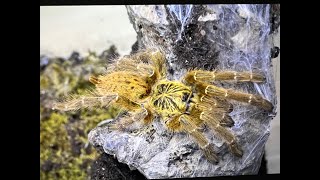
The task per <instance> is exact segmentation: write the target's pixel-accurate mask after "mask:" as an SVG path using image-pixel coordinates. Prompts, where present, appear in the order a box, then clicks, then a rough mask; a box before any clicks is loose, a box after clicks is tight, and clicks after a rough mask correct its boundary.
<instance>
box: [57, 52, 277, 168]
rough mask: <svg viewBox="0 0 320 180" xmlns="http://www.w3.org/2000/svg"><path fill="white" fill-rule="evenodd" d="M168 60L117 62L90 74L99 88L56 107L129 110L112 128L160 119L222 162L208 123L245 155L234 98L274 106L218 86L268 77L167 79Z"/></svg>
mask: <svg viewBox="0 0 320 180" xmlns="http://www.w3.org/2000/svg"><path fill="white" fill-rule="evenodd" d="M166 71H167V70H166V66H165V57H164V55H163V53H161V52H160V51H152V50H145V51H141V52H139V53H137V54H135V55H132V56H128V57H123V58H121V59H119V60H117V61H115V62H114V63H112V64H111V65H110V66H109V67H108V68H107V72H106V74H104V75H100V76H98V77H93V76H91V77H90V79H89V81H90V82H92V83H93V84H95V86H96V88H95V89H94V90H92V91H88V93H87V94H86V95H81V96H80V95H72V96H70V97H69V98H67V99H66V100H65V101H63V102H59V103H56V104H55V105H54V109H58V110H62V111H70V110H78V109H80V108H93V107H99V106H100V107H107V106H109V105H112V106H116V107H118V108H120V109H122V110H124V111H125V112H128V113H127V114H126V115H125V116H123V117H121V118H119V121H116V122H115V123H114V124H111V125H110V127H111V128H114V129H118V130H124V129H126V127H128V126H129V125H131V124H133V123H137V122H138V123H141V124H142V125H146V124H149V123H151V122H152V120H153V119H154V118H155V117H156V116H160V118H161V119H162V121H163V122H164V123H165V125H166V127H167V128H168V129H169V130H172V131H174V132H184V133H186V134H188V135H190V136H191V137H192V138H193V140H194V141H195V142H196V143H197V144H198V145H199V148H200V149H201V150H203V152H204V155H205V156H206V158H207V159H208V160H209V161H210V162H213V163H217V162H218V157H217V155H216V153H215V152H214V148H213V144H212V143H210V142H209V141H208V140H207V138H206V137H205V136H204V134H203V133H202V132H201V127H202V126H203V125H206V126H207V127H209V128H210V129H211V130H212V131H214V132H215V134H217V135H219V136H220V137H221V138H222V139H223V140H224V141H225V142H226V143H227V144H228V146H229V149H230V151H231V152H232V153H233V154H235V155H236V156H239V157H241V156H242V154H243V152H242V149H241V147H239V145H238V144H237V140H236V138H235V136H234V135H233V134H232V133H231V131H230V130H229V129H228V128H229V127H232V126H233V125H234V121H233V120H232V119H231V117H230V116H229V115H228V114H229V113H230V112H231V111H232V105H231V103H230V102H229V101H228V100H230V99H232V100H236V101H240V102H244V103H248V104H251V105H254V106H258V107H260V108H263V109H265V110H267V111H271V110H272V109H273V105H272V104H271V103H270V102H269V101H267V100H265V99H263V98H262V97H260V96H258V95H253V94H247V93H243V92H239V91H235V90H232V89H224V88H221V87H217V86H215V85H214V82H215V81H229V80H232V81H238V82H256V83H261V82H263V81H264V80H265V78H264V76H262V75H260V74H257V73H252V72H236V71H205V70H191V71H188V72H187V73H186V74H185V76H184V77H183V79H181V81H169V80H168V79H166Z"/></svg>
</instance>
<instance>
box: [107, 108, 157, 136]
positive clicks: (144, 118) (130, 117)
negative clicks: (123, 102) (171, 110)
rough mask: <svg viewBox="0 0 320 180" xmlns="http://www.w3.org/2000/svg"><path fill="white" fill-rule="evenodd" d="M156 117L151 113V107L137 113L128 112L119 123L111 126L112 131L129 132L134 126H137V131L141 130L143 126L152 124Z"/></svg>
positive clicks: (121, 117) (120, 118)
mask: <svg viewBox="0 0 320 180" xmlns="http://www.w3.org/2000/svg"><path fill="white" fill-rule="evenodd" d="M153 118H154V116H153V114H152V113H151V110H150V109H149V107H142V108H141V109H140V110H138V111H136V112H132V111H131V112H128V113H127V114H125V115H123V116H120V117H119V118H117V119H119V121H116V122H115V123H113V124H110V125H109V128H110V129H111V130H120V131H124V130H127V129H128V128H132V127H130V125H132V124H134V123H135V124H136V127H134V128H135V129H138V128H141V127H142V126H143V125H147V124H150V123H151V122H152V120H153Z"/></svg>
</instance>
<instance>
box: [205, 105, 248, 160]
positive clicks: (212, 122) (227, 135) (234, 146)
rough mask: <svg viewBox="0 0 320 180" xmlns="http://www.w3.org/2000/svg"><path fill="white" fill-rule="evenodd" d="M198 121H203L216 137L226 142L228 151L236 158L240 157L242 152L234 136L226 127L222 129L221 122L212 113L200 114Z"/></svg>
mask: <svg viewBox="0 0 320 180" xmlns="http://www.w3.org/2000/svg"><path fill="white" fill-rule="evenodd" d="M200 119H201V120H203V121H204V123H205V124H206V125H208V126H209V127H210V128H211V129H212V130H213V132H214V133H215V134H216V135H218V136H219V137H221V138H222V139H224V140H225V141H226V142H227V144H228V146H229V149H230V151H231V152H232V153H233V154H235V155H236V156H238V157H242V154H243V151H242V149H241V147H240V146H239V145H238V143H237V142H236V138H235V136H234V135H233V134H232V133H231V132H230V131H229V130H228V129H227V128H226V127H223V125H222V124H221V120H220V119H219V118H218V117H217V116H215V113H214V112H213V113H212V112H210V111H203V112H201V113H200Z"/></svg>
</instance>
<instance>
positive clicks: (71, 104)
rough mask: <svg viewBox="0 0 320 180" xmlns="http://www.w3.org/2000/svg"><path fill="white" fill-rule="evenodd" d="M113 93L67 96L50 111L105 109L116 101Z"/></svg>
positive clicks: (116, 98)
mask: <svg viewBox="0 0 320 180" xmlns="http://www.w3.org/2000/svg"><path fill="white" fill-rule="evenodd" d="M118 97H119V96H118V95H117V94H115V93H110V94H106V95H103V96H99V95H97V93H95V92H89V91H88V92H87V94H86V95H80V96H79V95H69V96H68V97H67V98H66V99H65V100H64V101H62V102H57V103H54V104H53V107H52V109H54V110H60V111H76V110H79V109H85V108H93V107H107V106H109V105H110V104H111V103H113V102H115V101H117V100H118Z"/></svg>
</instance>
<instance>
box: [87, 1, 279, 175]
mask: <svg viewBox="0 0 320 180" xmlns="http://www.w3.org/2000/svg"><path fill="white" fill-rule="evenodd" d="M273 9H274V8H273ZM127 10H128V14H129V18H130V21H131V22H132V24H133V26H134V28H135V30H136V32H137V34H138V42H137V45H135V47H139V49H143V48H146V47H153V48H158V49H161V50H162V51H163V52H165V53H166V58H167V66H168V79H172V80H179V79H180V78H181V77H182V75H183V74H184V73H185V72H186V70H187V69H190V68H202V69H206V70H213V69H219V70H226V69H232V70H238V71H243V70H249V71H253V72H260V73H263V74H264V75H265V76H266V79H267V80H266V83H263V84H256V83H235V84H230V83H219V85H221V86H222V87H224V88H233V89H237V90H240V91H243V92H249V93H253V94H259V95H261V96H263V97H264V98H266V99H268V100H269V101H271V102H272V103H273V104H274V106H275V108H274V111H273V112H271V113H267V112H265V111H263V110H261V109H259V108H256V107H253V106H250V105H246V104H242V103H238V102H234V101H233V105H234V110H233V111H232V112H231V113H230V115H231V117H232V118H233V120H234V121H235V125H234V127H232V128H231V131H232V132H233V133H234V134H235V135H236V137H237V139H238V142H239V144H240V146H241V147H242V148H243V151H244V154H243V157H242V158H237V157H235V156H234V155H232V154H231V153H230V152H229V151H228V148H227V146H226V144H225V143H224V142H223V141H221V140H220V139H218V138H217V137H215V136H214V135H213V134H212V133H211V132H210V131H207V130H206V131H205V132H204V133H205V135H206V137H207V138H208V139H209V140H210V141H211V142H212V143H214V144H215V146H216V149H215V150H216V152H217V153H218V156H219V157H220V162H219V164H217V165H214V164H211V163H209V162H208V161H207V160H206V159H205V157H204V156H203V154H202V152H201V151H200V150H199V149H198V147H197V145H196V144H195V143H194V142H193V141H192V140H191V139H190V138H189V137H188V136H186V135H185V134H183V133H175V134H173V133H170V132H169V131H167V129H166V128H165V126H164V125H163V124H162V122H161V120H160V119H155V120H154V122H153V124H152V125H150V126H146V127H145V128H143V129H140V130H138V131H135V132H119V131H109V129H108V127H107V126H105V124H107V123H110V122H111V120H107V121H104V122H102V123H100V124H101V125H100V126H97V127H96V128H95V129H93V130H92V131H91V132H90V133H89V141H90V142H91V143H92V144H93V145H94V146H95V147H97V148H99V149H102V150H104V152H106V153H108V154H111V155H115V157H116V158H117V159H118V161H119V162H123V163H126V164H128V165H129V167H131V168H132V169H138V170H139V171H140V172H141V173H142V174H144V175H145V177H147V178H152V179H157V178H178V177H210V176H228V175H242V174H257V173H258V171H259V167H260V164H261V159H262V156H263V154H264V146H265V143H266V141H267V139H268V137H269V134H270V121H271V120H272V118H273V117H274V116H275V114H276V112H275V109H276V104H277V102H276V93H275V84H274V80H273V73H272V67H271V61H270V60H271V56H272V51H271V49H272V48H273V44H272V36H271V35H270V34H271V33H272V32H273V31H274V29H272V28H274V25H273V24H272V23H271V19H272V18H271V17H270V16H271V14H273V12H272V11H271V10H272V8H271V6H270V5H165V6H164V5H151V6H127Z"/></svg>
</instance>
